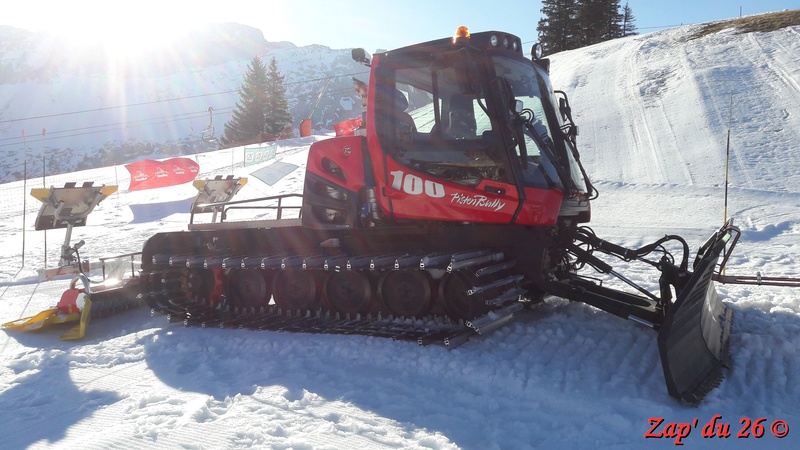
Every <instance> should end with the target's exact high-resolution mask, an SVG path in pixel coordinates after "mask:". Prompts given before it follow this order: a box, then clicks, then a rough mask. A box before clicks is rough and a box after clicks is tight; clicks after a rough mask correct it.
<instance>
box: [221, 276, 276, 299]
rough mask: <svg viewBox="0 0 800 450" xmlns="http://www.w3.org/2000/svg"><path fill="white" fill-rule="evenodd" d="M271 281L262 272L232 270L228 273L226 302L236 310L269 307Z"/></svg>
mask: <svg viewBox="0 0 800 450" xmlns="http://www.w3.org/2000/svg"><path fill="white" fill-rule="evenodd" d="M271 281H272V280H270V279H269V276H268V275H267V272H265V271H262V270H241V269H234V270H231V271H230V273H228V277H227V287H228V289H227V294H228V297H227V298H228V301H229V302H230V304H231V305H233V306H235V307H237V308H258V307H261V306H267V305H269V300H270V298H271V297H272V292H271V289H272V283H271Z"/></svg>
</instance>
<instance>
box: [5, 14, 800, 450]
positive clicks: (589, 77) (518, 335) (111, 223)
mask: <svg viewBox="0 0 800 450" xmlns="http://www.w3.org/2000/svg"><path fill="white" fill-rule="evenodd" d="M704 30H706V26H705V25H691V26H683V27H679V28H675V29H670V30H665V31H661V32H657V33H651V34H647V35H641V36H633V37H629V38H625V39H620V40H617V41H612V42H607V43H604V44H600V45H596V46H592V47H588V48H584V49H580V50H574V51H570V52H564V53H561V54H557V55H554V56H553V57H552V69H551V74H552V79H553V84H554V86H555V87H556V88H557V89H562V90H564V91H566V93H567V94H568V95H569V97H570V102H571V106H572V109H573V115H574V116H575V119H576V122H578V125H579V126H580V135H579V136H578V139H579V145H580V148H581V150H582V160H583V161H584V164H585V165H586V169H587V172H588V173H589V176H590V177H591V178H592V179H593V180H594V182H595V184H596V185H597V186H598V189H599V191H600V197H599V198H598V199H597V200H596V201H595V202H594V203H593V204H592V223H591V226H592V228H593V229H594V230H595V231H596V232H597V234H598V235H599V236H600V237H602V238H604V239H607V240H609V241H611V242H615V243H618V244H620V245H624V246H627V247H631V248H638V247H640V246H641V245H643V244H645V243H650V242H653V241H654V240H655V239H658V238H660V237H662V236H663V235H664V234H667V233H668V234H679V235H682V236H683V237H684V238H686V240H687V241H688V243H689V245H690V246H691V247H692V249H693V250H694V249H696V248H697V247H698V246H699V245H700V244H701V243H702V242H703V240H704V239H705V238H706V237H707V236H708V235H710V234H711V233H712V232H713V231H714V230H715V229H716V228H717V227H718V226H719V225H721V224H722V221H723V208H724V201H723V198H724V180H725V172H726V157H725V154H726V148H727V146H726V143H727V137H728V129H729V125H730V131H731V133H730V155H731V157H730V167H729V174H730V180H731V183H730V186H729V188H730V189H729V196H730V199H729V204H728V208H727V216H728V217H734V218H735V220H736V222H737V223H738V225H739V226H740V227H741V228H742V230H743V236H742V242H740V244H739V245H738V246H737V248H736V251H735V252H734V255H733V256H732V258H731V261H730V262H729V263H728V274H729V275H736V274H743V275H755V273H756V272H761V273H762V274H764V275H765V276H794V277H798V276H800V188H798V187H797V185H796V181H797V177H798V176H800V175H798V172H800V160H798V156H797V154H798V150H800V39H798V37H800V24H798V22H795V23H793V24H792V25H790V26H784V27H781V28H779V29H772V30H770V31H762V32H742V31H743V30H742V28H735V27H731V26H728V27H727V28H726V27H722V28H721V29H718V30H716V31H713V32H710V33H709V34H704V33H703V31H704ZM512 31H513V30H512ZM731 97H732V99H733V101H732V105H733V106H732V108H731ZM731 111H732V113H731ZM315 138H316V137H315ZM311 140H312V139H311V138H304V139H296V140H290V141H284V142H281V143H280V148H279V152H278V158H279V160H280V162H282V163H284V165H289V164H291V165H294V166H297V168H296V170H294V171H293V172H291V173H289V174H288V175H286V176H285V177H284V178H283V179H281V180H280V181H279V182H278V183H275V184H274V185H268V184H266V183H263V182H261V181H259V180H258V179H257V177H254V176H253V175H252V172H254V171H256V170H260V169H262V168H265V167H266V166H267V165H269V164H272V163H271V162H268V163H263V164H260V165H254V166H248V167H242V165H241V164H238V165H237V164H234V163H233V162H234V160H235V161H240V160H241V157H242V149H241V148H239V149H226V150H219V151H215V152H208V153H204V154H200V155H197V156H196V158H197V161H198V163H199V165H200V168H201V172H202V173H201V175H200V176H201V177H208V176H213V175H217V174H227V173H231V172H232V173H234V174H236V175H240V176H248V177H249V178H250V181H249V182H248V184H247V185H246V186H245V187H244V188H243V189H242V191H241V192H240V193H239V194H237V198H238V197H242V198H246V197H260V196H265V195H275V194H280V193H286V192H301V191H302V182H303V171H304V157H305V150H306V149H307V148H308V146H309V145H310V142H311ZM122 172H124V170H123V171H119V172H118V171H117V170H116V169H115V168H114V167H105V168H98V169H92V170H88V171H83V172H76V173H70V174H64V175H61V176H55V177H49V178H48V180H47V184H54V185H59V184H63V182H65V181H84V180H94V181H96V182H98V183H106V184H119V185H120V187H121V190H120V192H119V193H117V194H114V195H113V196H111V197H109V198H108V199H106V200H105V201H104V202H103V203H102V204H101V205H100V206H99V207H98V208H97V209H96V211H95V212H93V213H92V215H91V216H90V217H89V220H88V222H89V223H88V225H87V226H86V227H81V228H76V229H75V232H74V236H73V240H78V239H85V240H86V241H87V244H86V246H85V247H84V249H83V251H84V252H85V253H86V255H85V256H86V257H95V256H101V255H107V254H118V253H124V252H129V251H137V250H139V249H140V248H141V245H142V243H143V241H144V239H146V238H147V237H148V236H151V235H152V234H154V233H157V232H162V231H175V230H185V229H186V225H187V223H188V214H187V213H186V200H187V199H189V200H190V199H191V198H192V197H193V196H194V192H195V190H194V188H193V187H191V186H190V185H181V186H176V187H172V188H162V189H154V190H150V191H135V192H128V191H126V189H125V188H126V186H127V182H128V180H126V179H125V175H123V174H122ZM29 183H30V184H28V185H27V188H30V186H32V185H33V186H41V185H42V183H43V182H42V180H41V179H32V180H29ZM25 189H26V187H25V185H23V182H21V181H18V182H14V183H7V184H3V185H0V248H2V249H3V251H2V252H0V280H5V281H0V322H5V321H10V320H15V319H17V318H19V317H23V316H28V315H31V314H34V313H36V312H38V311H40V310H43V309H45V308H48V307H51V306H52V305H53V304H55V302H56V301H57V298H58V295H59V294H60V292H61V291H63V290H64V289H65V288H66V285H67V280H60V281H52V282H47V283H37V282H35V281H34V278H35V277H34V275H35V269H36V268H38V267H42V266H43V265H44V257H43V255H44V254H47V255H48V257H47V258H48V261H50V265H52V261H53V260H54V259H55V258H56V257H57V255H58V246H59V245H60V241H61V240H63V237H64V235H63V232H62V233H59V232H57V231H52V232H48V233H47V234H46V235H45V233H43V232H35V231H32V228H33V227H32V225H31V224H32V223H33V218H34V217H35V214H36V211H37V209H38V205H35V204H32V203H33V201H30V202H28V203H27V205H26V206H23V205H24V203H23V201H24V198H25V197H26V196H27V195H28V194H27V192H25ZM23 216H24V217H26V218H27V222H25V221H24V220H25V219H23ZM26 224H27V225H26ZM24 237H27V238H26V242H27V244H26V247H22V244H21V243H22V241H23V238H24ZM48 240H49V243H48ZM22 248H24V249H25V253H24V256H25V259H24V261H25V265H24V266H22V264H21V259H22V258H21V256H22ZM614 265H615V268H618V270H619V271H620V272H621V273H623V274H624V275H625V276H627V277H629V278H630V279H633V280H635V281H636V282H637V283H639V284H641V285H643V286H645V287H646V288H648V289H651V290H653V291H656V290H657V289H658V279H657V273H654V272H655V271H653V270H651V269H650V268H647V267H645V268H643V267H640V266H641V264H639V265H637V264H633V263H631V264H627V263H624V262H614ZM717 291H718V293H719V294H720V297H721V299H722V300H723V301H724V302H725V303H726V304H727V305H728V306H729V307H730V308H731V309H732V310H733V311H734V314H735V318H734V324H733V330H732V336H731V353H732V357H733V368H732V369H731V370H728V371H726V378H725V380H724V381H723V382H722V384H721V385H720V386H719V387H718V388H716V389H715V390H713V391H712V392H711V393H710V394H709V395H708V396H707V397H706V398H705V399H704V401H703V403H701V404H700V406H698V407H696V408H687V407H683V406H680V405H679V404H678V403H677V402H675V401H674V399H673V398H671V397H669V396H668V394H667V391H666V388H665V386H664V380H663V375H662V369H661V364H660V361H659V357H658V349H657V345H656V334H655V333H653V332H652V330H649V329H645V328H643V327H641V326H639V325H637V324H635V323H633V322H631V321H624V320H622V319H619V318H617V317H614V316H612V315H610V314H606V313H604V312H601V311H598V310H596V309H594V308H592V307H590V306H587V305H584V304H579V303H570V302H567V301H563V300H558V299H555V300H548V301H547V302H546V303H545V304H543V305H539V306H537V307H536V308H534V309H533V310H532V311H530V314H526V315H525V316H523V317H522V318H521V319H520V320H518V321H516V322H513V323H511V324H509V325H507V326H505V327H503V328H501V329H500V330H498V331H497V332H495V333H494V334H491V335H489V336H487V337H485V338H481V339H474V340H471V341H469V342H468V343H467V344H465V345H463V346H461V347H459V348H457V349H455V350H452V351H448V350H446V349H445V348H443V347H438V346H427V347H418V346H417V345H416V344H409V343H403V342H393V341H390V340H387V339H380V338H371V337H364V336H324V335H315V334H290V333H275V332H255V331H247V330H220V329H200V328H184V327H182V326H180V325H178V324H169V323H167V321H166V319H165V318H164V317H163V316H156V317H151V316H150V314H149V312H148V311H145V310H136V311H131V312H128V313H125V314H120V315H118V316H114V317H111V318H107V319H103V320H98V321H95V322H93V323H92V324H91V325H90V332H89V335H88V336H87V337H86V339H85V340H84V341H81V342H77V343H67V342H61V341H59V340H58V335H59V334H60V333H62V332H63V331H64V329H55V330H51V331H45V332H44V333H41V334H17V333H2V332H0V436H2V444H3V447H4V448H31V449H41V448H86V449H101V448H190V449H204V448H276V449H290V448H292V449H397V448H403V449H455V448H464V449H480V450H483V449H527V448H578V449H584V448H586V449H589V448H591V449H595V448H616V449H640V448H648V447H652V446H657V447H670V448H672V447H675V445H676V444H677V443H682V444H684V445H685V446H686V447H687V448H708V449H712V448H713V449H717V448H741V449H744V448H785V449H796V448H798V444H799V443H800V430H798V426H799V424H800V409H798V406H797V405H798V404H800V290H798V289H790V288H774V287H759V286H736V285H718V286H717ZM715 418H716V421H717V422H716V423H717V424H718V425H719V426H721V427H722V426H724V425H725V424H728V429H729V431H730V433H731V435H730V436H728V437H713V438H709V437H703V428H704V426H705V425H706V424H708V423H710V422H711V421H712V420H715ZM683 424H686V427H687V428H686V429H687V430H688V431H689V435H688V436H686V437H684V438H682V439H680V440H678V439H677V438H676V436H675V434H674V433H675V432H676V431H677V430H678V429H679V428H678V426H681V427H683V426H684V425H683ZM680 429H683V428H680ZM785 431H788V434H787V435H785V436H784V437H780V435H781V433H782V432H785ZM737 433H747V434H743V435H742V437H737ZM648 434H650V435H652V436H655V437H649V438H648V437H646V435H648Z"/></svg>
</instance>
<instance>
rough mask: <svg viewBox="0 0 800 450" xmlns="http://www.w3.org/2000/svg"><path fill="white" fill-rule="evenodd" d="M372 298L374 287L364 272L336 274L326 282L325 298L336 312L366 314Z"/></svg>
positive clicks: (331, 275)
mask: <svg viewBox="0 0 800 450" xmlns="http://www.w3.org/2000/svg"><path fill="white" fill-rule="evenodd" d="M371 297H372V285H371V283H370V281H369V278H368V277H367V275H365V274H364V273H363V272H351V271H345V272H334V273H332V274H330V276H328V278H327V279H326V280H325V298H326V299H327V301H328V305H329V306H330V308H331V309H332V310H334V311H336V312H340V313H344V314H359V313H366V312H368V311H369V309H370V299H371Z"/></svg>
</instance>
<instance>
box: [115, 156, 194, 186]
mask: <svg viewBox="0 0 800 450" xmlns="http://www.w3.org/2000/svg"><path fill="white" fill-rule="evenodd" d="M125 168H126V169H128V172H130V174H131V184H130V186H129V187H128V190H129V191H141V190H144V189H153V188H160V187H167V186H176V185H179V184H184V183H188V182H190V181H192V180H194V179H195V177H197V174H198V172H199V171H200V166H199V165H198V164H197V163H196V162H194V161H193V160H191V159H189V158H171V159H167V160H164V161H155V160H152V159H143V160H141V161H136V162H134V163H130V164H126V165H125Z"/></svg>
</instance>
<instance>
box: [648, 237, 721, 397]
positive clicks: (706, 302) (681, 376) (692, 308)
mask: <svg viewBox="0 0 800 450" xmlns="http://www.w3.org/2000/svg"><path fill="white" fill-rule="evenodd" d="M728 226H729V224H726V226H724V227H723V228H722V229H721V230H720V231H719V232H717V234H715V235H714V236H712V237H711V239H709V241H708V242H706V244H705V245H703V247H701V249H700V251H699V256H698V259H697V261H695V267H694V274H693V275H692V277H691V279H690V280H689V282H688V283H687V284H686V286H685V287H684V288H683V289H682V290H681V293H680V295H679V296H678V299H677V300H676V301H675V303H674V304H673V305H671V308H670V310H669V312H668V313H667V316H666V318H665V320H664V323H663V324H662V326H661V329H660V331H659V333H658V350H659V353H660V355H661V365H662V367H663V369H664V378H665V380H666V382H667V390H668V391H669V394H670V395H671V396H673V397H675V398H677V399H679V400H680V401H681V403H684V404H687V405H696V404H697V403H699V402H700V401H701V400H702V399H703V397H704V396H705V395H706V394H707V393H708V392H709V391H711V390H712V389H714V388H715V387H717V386H719V384H720V382H722V379H723V378H724V375H723V373H722V368H723V367H726V368H728V367H730V365H731V357H730V353H729V349H728V343H729V339H730V334H731V323H732V322H733V311H731V310H730V309H729V308H728V307H727V306H725V304H724V303H722V301H721V300H720V299H719V297H718V296H717V291H716V289H715V288H714V283H713V282H712V276H713V275H714V269H715V268H716V267H717V260H718V259H719V256H720V253H721V252H722V250H723V249H724V248H725V244H726V243H727V242H728V240H729V239H730V237H731V235H730V232H729V228H728Z"/></svg>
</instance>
